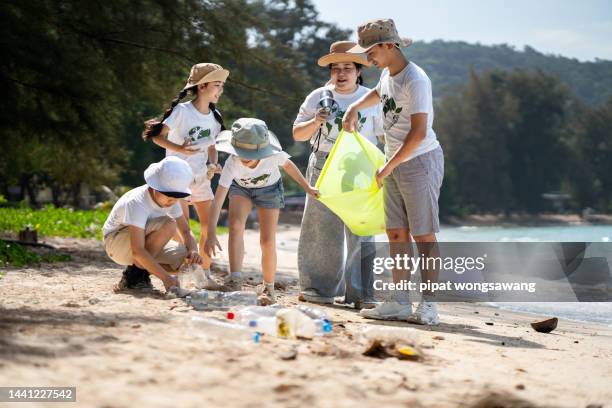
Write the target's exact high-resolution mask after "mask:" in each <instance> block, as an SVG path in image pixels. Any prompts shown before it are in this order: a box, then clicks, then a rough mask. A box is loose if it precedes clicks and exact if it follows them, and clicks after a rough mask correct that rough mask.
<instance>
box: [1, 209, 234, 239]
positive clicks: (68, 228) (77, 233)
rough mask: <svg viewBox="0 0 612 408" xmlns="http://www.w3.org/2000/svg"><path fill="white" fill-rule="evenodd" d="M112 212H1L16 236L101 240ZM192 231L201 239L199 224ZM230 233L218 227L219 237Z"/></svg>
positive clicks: (5, 230) (3, 224)
mask: <svg viewBox="0 0 612 408" xmlns="http://www.w3.org/2000/svg"><path fill="white" fill-rule="evenodd" d="M109 212H110V211H109V210H107V209H99V210H72V209H69V208H55V207H53V206H48V207H45V208H42V209H40V210H33V209H31V208H0V232H3V233H13V234H15V235H17V233H18V232H19V231H20V230H22V229H24V228H25V227H30V228H31V229H36V230H37V231H38V235H39V236H46V237H71V238H97V239H99V240H101V239H102V226H103V225H104V221H106V217H108V214H109ZM190 226H191V230H192V231H193V233H194V234H195V236H196V239H197V238H198V237H199V235H200V223H199V222H198V221H195V220H190ZM225 233H227V228H226V227H218V228H217V234H219V235H220V234H225Z"/></svg>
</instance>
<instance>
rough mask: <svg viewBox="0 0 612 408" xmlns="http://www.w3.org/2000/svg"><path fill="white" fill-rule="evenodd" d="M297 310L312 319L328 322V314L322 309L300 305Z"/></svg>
mask: <svg viewBox="0 0 612 408" xmlns="http://www.w3.org/2000/svg"><path fill="white" fill-rule="evenodd" d="M296 308H297V309H298V310H299V311H300V312H302V313H304V314H305V315H306V316H308V317H310V318H311V319H321V320H327V313H325V311H324V310H322V309H318V308H316V307H312V306H307V305H298V306H297V307H296Z"/></svg>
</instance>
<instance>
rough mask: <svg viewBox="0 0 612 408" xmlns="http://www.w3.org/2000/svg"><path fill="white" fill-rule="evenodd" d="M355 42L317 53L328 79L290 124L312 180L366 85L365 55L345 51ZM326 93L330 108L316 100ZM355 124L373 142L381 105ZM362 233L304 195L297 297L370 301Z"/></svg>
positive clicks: (357, 302)
mask: <svg viewBox="0 0 612 408" xmlns="http://www.w3.org/2000/svg"><path fill="white" fill-rule="evenodd" d="M355 45H356V44H355V43H354V42H351V41H338V42H335V43H333V44H332V45H331V47H330V51H329V54H326V55H324V56H322V57H321V58H319V61H318V63H319V66H321V67H327V68H328V69H329V74H330V81H329V82H328V84H327V85H326V86H324V87H321V88H318V89H315V90H314V91H312V92H311V93H310V94H309V95H308V96H307V97H306V99H305V100H304V103H303V104H302V106H301V107H300V111H299V113H298V115H297V118H296V120H295V123H294V124H293V138H294V139H295V140H296V141H301V142H305V141H310V144H311V146H312V154H311V155H310V159H309V162H308V169H307V172H306V179H307V180H308V181H309V182H310V184H313V185H314V184H315V182H316V180H317V178H318V177H319V174H320V173H321V169H322V168H323V164H324V163H325V160H326V159H327V156H328V155H329V152H330V151H331V149H332V147H333V145H334V143H335V141H336V139H337V138H338V135H339V134H340V131H341V130H342V117H343V115H344V111H345V110H346V108H347V107H348V106H349V105H350V104H351V103H353V102H354V101H356V100H357V99H359V98H360V97H361V96H363V95H365V94H367V93H368V92H369V91H370V89H368V88H366V87H364V86H363V85H362V82H363V81H362V78H361V71H362V68H363V66H367V65H369V64H368V61H367V60H366V59H365V58H364V57H363V56H361V55H357V54H349V53H347V51H348V50H349V49H351V48H353V47H354V46H355ZM326 96H327V97H328V101H329V98H333V100H334V101H335V102H334V103H332V106H331V108H330V109H329V110H325V109H323V108H322V107H321V105H320V103H319V101H320V100H321V99H322V97H323V98H325V97H326ZM357 130H358V131H359V132H360V133H361V135H363V136H364V137H365V138H367V139H369V140H370V141H371V142H372V143H374V144H377V138H378V137H382V135H383V133H384V131H383V129H382V117H381V106H380V105H379V106H374V107H371V108H368V109H364V110H362V111H361V112H360V113H359V126H358V129H357ZM364 239H365V240H367V239H369V237H368V238H364V237H359V236H357V235H355V234H353V233H352V232H351V231H350V230H349V229H348V228H347V227H346V226H345V225H344V223H343V222H342V221H341V220H340V218H338V217H337V216H336V215H335V214H334V213H332V212H331V211H330V210H329V209H328V208H327V207H325V206H324V205H323V204H321V203H320V202H318V201H316V200H312V199H310V198H308V199H307V201H306V208H305V209H304V216H303V218H302V228H301V232H300V240H299V245H298V269H299V273H300V289H301V295H300V296H301V299H302V300H305V301H309V302H315V303H333V302H334V297H335V296H341V295H344V296H345V299H344V301H345V302H346V303H352V304H354V306H355V307H356V308H362V307H371V306H373V305H374V302H373V299H372V274H371V268H370V269H369V270H365V269H366V268H364V270H363V271H362V270H361V256H360V254H361V252H360V249H361V242H362V241H363V240H364ZM345 240H346V246H347V257H346V261H345V258H344V246H345Z"/></svg>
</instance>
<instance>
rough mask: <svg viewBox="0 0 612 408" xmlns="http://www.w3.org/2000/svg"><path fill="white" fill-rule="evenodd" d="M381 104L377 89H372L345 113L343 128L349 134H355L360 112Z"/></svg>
mask: <svg viewBox="0 0 612 408" xmlns="http://www.w3.org/2000/svg"><path fill="white" fill-rule="evenodd" d="M377 103H380V95H379V94H378V92H377V91H376V88H374V89H370V91H369V92H368V93H367V94H365V95H363V96H362V97H361V98H359V99H357V100H356V101H355V102H353V103H351V104H350V105H349V107H348V109H347V110H346V112H345V113H344V118H342V128H343V129H344V130H346V131H347V132H354V131H355V129H357V120H358V116H359V115H358V113H359V111H360V110H362V109H365V108H369V107H370V106H374V105H376V104H377Z"/></svg>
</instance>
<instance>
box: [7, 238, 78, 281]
mask: <svg viewBox="0 0 612 408" xmlns="http://www.w3.org/2000/svg"><path fill="white" fill-rule="evenodd" d="M71 259H72V258H71V257H70V255H68V254H62V253H58V252H49V253H38V252H34V251H31V250H29V249H27V248H26V247H24V246H23V245H19V244H17V243H14V242H7V241H2V240H0V265H1V266H18V267H19V266H26V265H32V264H40V263H53V262H67V261H70V260H71ZM1 276H2V273H1V272H0V277H1Z"/></svg>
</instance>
